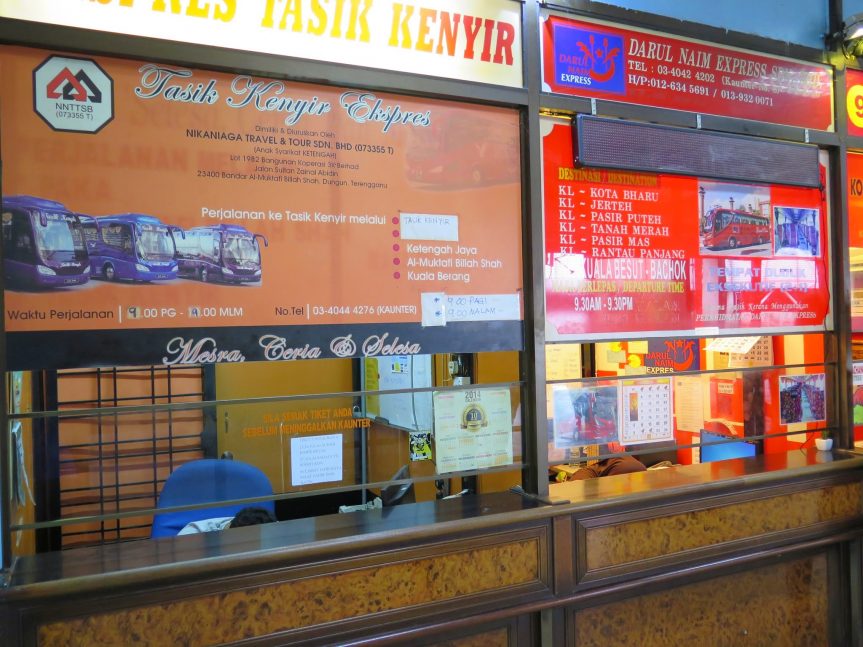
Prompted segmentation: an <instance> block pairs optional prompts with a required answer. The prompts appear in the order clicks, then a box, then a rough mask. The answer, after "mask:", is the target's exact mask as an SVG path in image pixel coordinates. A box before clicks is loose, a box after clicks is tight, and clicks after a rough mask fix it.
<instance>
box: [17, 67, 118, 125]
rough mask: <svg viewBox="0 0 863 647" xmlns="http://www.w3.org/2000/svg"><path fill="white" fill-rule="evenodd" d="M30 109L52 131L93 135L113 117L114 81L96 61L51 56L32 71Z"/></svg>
mask: <svg viewBox="0 0 863 647" xmlns="http://www.w3.org/2000/svg"><path fill="white" fill-rule="evenodd" d="M33 109H34V110H35V111H36V114H38V115H39V116H40V117H42V119H43V120H44V121H45V123H47V124H48V125H49V126H51V128H53V129H54V130H60V131H64V132H74V133H96V132H99V131H100V130H101V129H102V128H103V127H104V126H105V124H107V123H108V122H109V121H111V119H113V118H114V82H113V81H112V80H111V77H110V76H108V74H107V73H106V72H105V70H103V69H102V68H101V67H99V64H98V63H96V62H95V61H92V60H90V59H87V58H69V57H64V56H50V57H48V58H47V59H46V60H45V61H44V62H43V63H42V64H41V65H40V66H39V67H37V68H36V69H35V70H33Z"/></svg>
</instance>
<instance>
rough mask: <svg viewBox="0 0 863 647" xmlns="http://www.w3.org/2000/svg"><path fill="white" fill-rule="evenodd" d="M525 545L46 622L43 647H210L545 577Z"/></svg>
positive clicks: (535, 547) (533, 543)
mask: <svg viewBox="0 0 863 647" xmlns="http://www.w3.org/2000/svg"><path fill="white" fill-rule="evenodd" d="M540 560H541V556H540V542H539V540H538V539H535V538H533V539H526V540H523V541H516V542H511V543H506V544H497V545H491V546H485V547H478V548H474V549H471V550H464V551H460V552H452V553H448V554H443V555H440V556H435V557H423V558H418V559H415V560H411V561H405V562H401V563H394V564H383V565H380V566H373V567H364V568H359V569H356V570H350V571H348V570H345V571H342V572H337V573H332V574H326V575H317V576H314V577H308V578H304V579H297V580H295V581H291V582H282V583H277V584H271V585H266V586H258V587H254V588H248V589H245V590H236V591H229V592H225V593H219V594H214V595H206V596H201V597H198V598H194V599H187V600H178V601H174V602H166V603H164V604H158V605H151V606H144V607H138V608H133V609H128V610H122V611H116V612H111V613H105V614H100V615H92V616H89V617H86V618H79V619H71V620H65V621H61V622H54V623H49V624H45V625H42V626H40V627H39V629H38V641H39V645H42V646H44V647H53V646H55V645H81V646H87V647H93V646H97V645H112V646H113V645H187V646H193V645H212V644H221V643H227V642H231V641H237V640H241V639H243V638H249V637H252V636H265V635H267V634H271V633H274V632H279V631H287V630H291V629H299V628H303V627H312V626H315V625H319V624H322V623H327V622H334V621H338V620H344V619H350V618H361V617H363V616H369V615H371V614H376V613H380V612H384V611H390V610H394V609H402V608H405V607H417V606H420V605H425V604H430V603H434V602H442V601H447V600H454V599H458V598H464V597H467V596H470V595H473V594H477V593H482V592H484V591H491V590H495V589H502V588H506V587H511V586H515V585H519V584H528V583H533V582H537V581H539V579H540Z"/></svg>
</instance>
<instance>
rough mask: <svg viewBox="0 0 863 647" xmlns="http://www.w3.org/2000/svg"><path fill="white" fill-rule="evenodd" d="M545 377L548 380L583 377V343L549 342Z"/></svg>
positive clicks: (546, 353)
mask: <svg viewBox="0 0 863 647" xmlns="http://www.w3.org/2000/svg"><path fill="white" fill-rule="evenodd" d="M545 377H546V379H548V380H578V379H581V344H548V345H547V346H546V347H545Z"/></svg>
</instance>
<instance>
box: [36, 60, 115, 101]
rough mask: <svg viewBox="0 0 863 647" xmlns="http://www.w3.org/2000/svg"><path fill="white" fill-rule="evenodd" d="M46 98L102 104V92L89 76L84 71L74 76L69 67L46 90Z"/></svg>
mask: <svg viewBox="0 0 863 647" xmlns="http://www.w3.org/2000/svg"><path fill="white" fill-rule="evenodd" d="M45 96H46V97H48V98H49V99H64V100H66V101H91V102H92V103H102V92H101V90H99V87H98V86H97V85H96V84H95V83H93V80H92V79H91V78H90V77H89V76H87V73H86V72H84V70H80V71H79V72H78V73H77V74H72V71H71V70H70V69H69V68H68V67H64V68H63V69H62V70H61V71H60V73H59V74H58V75H57V76H55V77H54V78H53V79H52V80H51V81H50V82H49V83H48V86H47V87H46V88H45Z"/></svg>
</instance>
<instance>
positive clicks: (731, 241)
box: [728, 236, 737, 249]
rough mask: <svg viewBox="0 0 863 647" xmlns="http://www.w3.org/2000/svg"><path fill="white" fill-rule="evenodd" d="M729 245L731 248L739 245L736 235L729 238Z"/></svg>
mask: <svg viewBox="0 0 863 647" xmlns="http://www.w3.org/2000/svg"><path fill="white" fill-rule="evenodd" d="M728 246H729V247H730V248H731V249H734V248H735V247H737V239H736V238H735V237H734V236H732V237H731V238H729V239H728Z"/></svg>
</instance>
